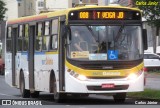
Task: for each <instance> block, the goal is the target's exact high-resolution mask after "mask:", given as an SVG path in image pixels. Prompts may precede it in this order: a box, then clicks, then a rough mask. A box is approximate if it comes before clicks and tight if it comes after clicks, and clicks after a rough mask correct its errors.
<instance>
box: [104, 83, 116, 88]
mask: <svg viewBox="0 0 160 108" xmlns="http://www.w3.org/2000/svg"><path fill="white" fill-rule="evenodd" d="M102 88H114V84H102Z"/></svg>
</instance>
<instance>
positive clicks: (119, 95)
mask: <svg viewBox="0 0 160 108" xmlns="http://www.w3.org/2000/svg"><path fill="white" fill-rule="evenodd" d="M113 98H114V101H115V102H116V103H124V102H125V100H126V93H116V94H115V95H113Z"/></svg>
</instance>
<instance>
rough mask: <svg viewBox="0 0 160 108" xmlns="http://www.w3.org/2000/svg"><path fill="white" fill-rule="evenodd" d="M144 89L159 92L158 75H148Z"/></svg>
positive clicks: (159, 82) (159, 76) (159, 78)
mask: <svg viewBox="0 0 160 108" xmlns="http://www.w3.org/2000/svg"><path fill="white" fill-rule="evenodd" d="M145 88H150V89H155V90H160V74H153V73H151V74H150V73H148V75H147V79H146V85H145Z"/></svg>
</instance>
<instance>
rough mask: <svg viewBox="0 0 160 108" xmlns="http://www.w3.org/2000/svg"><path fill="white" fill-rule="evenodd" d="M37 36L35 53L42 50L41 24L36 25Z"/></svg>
mask: <svg viewBox="0 0 160 108" xmlns="http://www.w3.org/2000/svg"><path fill="white" fill-rule="evenodd" d="M37 28H38V29H37V33H36V34H37V35H36V44H35V46H36V51H41V50H42V35H43V34H42V31H43V23H42V22H39V23H38V24H37Z"/></svg>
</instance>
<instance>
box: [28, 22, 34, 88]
mask: <svg viewBox="0 0 160 108" xmlns="http://www.w3.org/2000/svg"><path fill="white" fill-rule="evenodd" d="M34 37H35V25H32V26H29V52H28V70H29V89H30V90H31V91H34Z"/></svg>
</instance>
